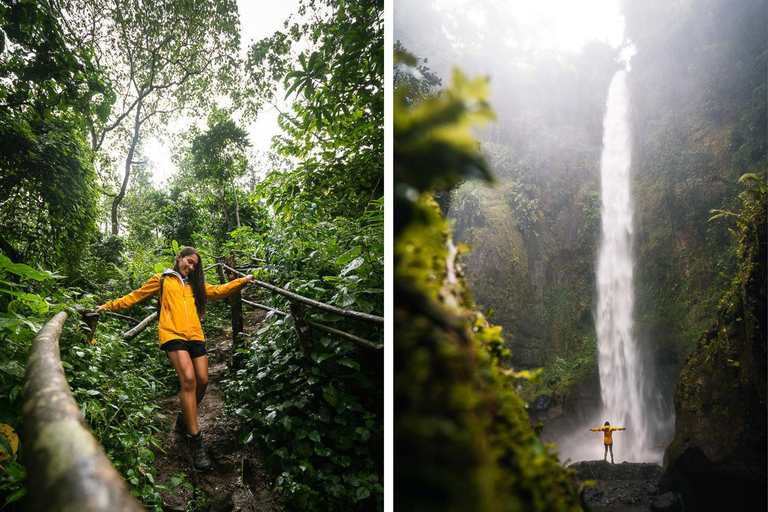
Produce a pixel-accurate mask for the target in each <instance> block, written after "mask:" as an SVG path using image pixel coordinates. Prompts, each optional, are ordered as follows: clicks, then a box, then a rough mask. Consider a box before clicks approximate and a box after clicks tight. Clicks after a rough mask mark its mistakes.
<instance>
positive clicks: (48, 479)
mask: <svg viewBox="0 0 768 512" xmlns="http://www.w3.org/2000/svg"><path fill="white" fill-rule="evenodd" d="M66 319H67V314H66V313H65V312H61V313H57V314H56V315H55V316H54V317H53V318H52V319H51V320H49V321H48V323H46V324H45V326H43V328H42V329H40V331H39V332H38V333H37V335H36V336H35V339H34V340H33V341H32V345H31V346H30V349H29V357H28V358H27V368H26V375H25V376H24V394H23V405H22V417H23V423H24V430H23V434H24V437H23V439H24V463H25V464H26V467H27V479H28V480H27V488H28V489H30V492H29V493H28V497H29V506H30V510H32V511H34V512H43V511H46V512H47V511H54V512H55V511H62V512H63V511H65V510H81V511H84V512H108V511H121V512H139V511H144V508H143V507H142V506H141V504H139V502H138V501H136V499H135V498H134V497H133V496H131V493H130V491H129V490H128V487H127V486H126V484H125V482H124V481H123V479H122V478H121V477H120V475H119V474H118V473H117V470H115V468H114V467H113V466H112V463H111V462H110V461H109V459H108V458H107V456H106V454H105V453H104V450H103V449H102V448H101V446H100V445H99V442H98V441H97V440H96V438H95V437H94V436H93V434H92V433H91V431H90V430H89V429H88V427H87V425H86V423H85V420H83V417H82V414H81V413H80V408H79V407H78V406H77V402H75V399H74V397H73V396H72V393H71V391H70V389H69V384H68V383H67V379H66V376H65V375H64V368H63V367H62V365H61V359H60V355H59V338H60V337H61V329H62V327H63V325H64V322H65V321H66Z"/></svg>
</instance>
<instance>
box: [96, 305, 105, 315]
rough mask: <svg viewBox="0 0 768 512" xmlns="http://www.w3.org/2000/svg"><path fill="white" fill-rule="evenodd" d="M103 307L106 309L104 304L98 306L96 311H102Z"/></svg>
mask: <svg viewBox="0 0 768 512" xmlns="http://www.w3.org/2000/svg"><path fill="white" fill-rule="evenodd" d="M102 309H106V308H105V307H104V306H96V312H97V313H101V310H102Z"/></svg>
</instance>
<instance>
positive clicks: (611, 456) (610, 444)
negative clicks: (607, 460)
mask: <svg viewBox="0 0 768 512" xmlns="http://www.w3.org/2000/svg"><path fill="white" fill-rule="evenodd" d="M608 446H610V447H611V462H613V445H612V444H609V445H608Z"/></svg>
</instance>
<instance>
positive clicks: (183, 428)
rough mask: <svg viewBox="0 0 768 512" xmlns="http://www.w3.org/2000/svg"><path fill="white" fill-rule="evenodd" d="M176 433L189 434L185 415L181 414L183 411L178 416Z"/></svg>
mask: <svg viewBox="0 0 768 512" xmlns="http://www.w3.org/2000/svg"><path fill="white" fill-rule="evenodd" d="M176 432H178V433H179V434H183V435H186V434H187V424H186V423H184V415H183V414H181V411H179V414H177V415H176Z"/></svg>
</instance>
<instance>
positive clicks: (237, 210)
mask: <svg viewBox="0 0 768 512" xmlns="http://www.w3.org/2000/svg"><path fill="white" fill-rule="evenodd" d="M232 194H234V196H235V221H237V229H240V227H241V226H240V204H239V203H238V202H237V189H235V182H234V181H233V182H232ZM232 266H233V267H234V265H232Z"/></svg>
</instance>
